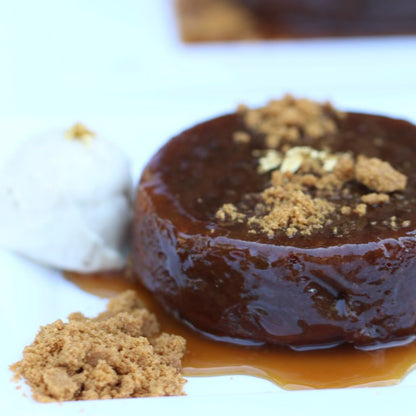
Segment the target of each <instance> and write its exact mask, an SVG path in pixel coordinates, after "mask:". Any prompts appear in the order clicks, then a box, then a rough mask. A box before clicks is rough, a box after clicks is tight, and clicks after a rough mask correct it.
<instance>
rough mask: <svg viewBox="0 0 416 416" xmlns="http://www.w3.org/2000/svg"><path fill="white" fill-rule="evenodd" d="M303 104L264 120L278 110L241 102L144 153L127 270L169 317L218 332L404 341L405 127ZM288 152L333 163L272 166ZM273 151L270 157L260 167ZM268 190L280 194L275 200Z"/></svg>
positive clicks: (407, 269) (248, 338)
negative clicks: (146, 159)
mask: <svg viewBox="0 0 416 416" xmlns="http://www.w3.org/2000/svg"><path fill="white" fill-rule="evenodd" d="M284 100H285V99H284ZM284 100H283V101H284ZM287 100H288V102H291V103H292V104H290V105H291V106H292V107H296V106H298V104H299V103H301V104H302V100H300V101H296V100H294V99H293V98H290V97H289V98H288V99H287ZM303 101H306V104H308V102H307V100H303ZM275 103H277V104H276V106H275V108H277V109H278V108H280V107H281V103H282V101H280V102H275ZM301 104H299V108H300V109H302V105H301ZM309 104H311V103H310V102H309ZM279 105H280V107H279ZM290 105H289V107H290ZM292 107H290V108H292ZM304 107H305V111H306V112H308V111H309V113H308V114H309V115H311V117H312V118H310V119H308V120H307V123H303V124H302V122H300V123H299V121H296V120H295V119H293V120H292V121H290V117H289V116H290V115H291V116H292V118H293V115H294V114H296V111H295V113H294V112H293V111H292V112H290V111H287V115H288V117H287V119H286V120H283V123H286V124H284V128H283V129H282V124H281V123H282V120H281V121H280V124H279V123H277V124H276V123H275V124H273V123H271V121H274V120H275V118H274V117H278V116H280V115H281V114H283V113H282V112H281V113H279V112H277V113H273V111H271V109H272V108H273V106H271V107H268V106H266V107H265V108H264V109H262V110H254V111H252V110H248V109H246V108H244V107H242V108H241V109H240V111H239V112H237V113H235V114H229V115H226V116H223V117H219V118H216V119H213V120H210V121H207V122H204V123H201V124H199V125H197V126H195V127H193V128H191V129H189V130H186V131H185V132H183V133H182V134H180V135H178V136H176V137H174V138H173V139H171V140H170V141H169V142H168V143H167V144H166V145H165V146H164V147H163V148H162V149H161V150H160V151H159V152H158V153H157V154H156V155H155V156H154V157H153V159H152V160H151V161H150V163H149V164H148V165H147V167H146V168H145V170H144V172H143V175H142V178H141V180H140V184H139V188H138V195H137V204H136V217H135V226H134V251H133V266H134V271H135V277H134V278H135V279H138V280H140V281H141V282H142V283H143V284H144V285H145V286H146V287H147V288H148V289H150V290H151V291H152V292H153V293H154V294H155V296H156V297H157V299H158V300H159V301H160V302H161V303H162V304H163V305H164V306H165V307H166V308H167V309H168V310H170V311H172V313H174V314H175V315H177V317H178V318H180V319H183V320H184V321H186V322H188V323H190V324H191V325H192V326H194V327H195V328H197V329H198V330H200V331H203V332H205V333H208V334H211V335H212V336H215V337H219V338H223V339H224V340H231V341H232V340H234V341H235V342H241V340H243V341H244V342H247V343H273V344H284V345H290V346H292V347H295V348H314V347H323V346H332V345H336V344H340V343H344V342H347V343H352V344H354V345H356V346H359V347H368V346H371V347H375V346H378V345H383V344H385V343H390V342H401V341H404V340H407V339H409V337H412V336H413V335H414V334H415V333H416V303H415V299H416V279H415V276H416V257H415V254H414V253H415V249H416V237H415V224H416V209H415V202H416V169H415V168H414V160H416V146H415V144H416V126H414V125H412V124H410V123H408V122H406V121H402V120H395V119H391V118H386V117H381V116H375V115H368V114H357V113H347V114H341V113H338V112H336V111H335V110H334V109H332V107H330V106H328V105H324V106H320V107H319V108H320V109H319V110H317V109H316V108H314V107H313V106H312V107H311V110H310V109H308V106H307V105H306V106H304ZM299 108H298V110H299ZM295 109H296V108H295ZM283 110H284V111H286V110H287V108H284V109H283ZM279 111H280V110H279ZM299 111H300V110H299ZM302 111H303V110H302ZM285 114H286V113H285ZM262 117H263V118H262ZM314 117H315V118H314ZM316 117H317V118H316ZM295 118H296V117H295ZM260 119H261V120H260ZM259 120H260V121H261V122H259ZM316 120H318V121H319V122H318V123H317V122H316ZM270 126H271V127H270ZM276 132H280V133H279V134H280V138H279V135H276ZM293 148H295V149H299V148H301V149H309V150H308V152H311V151H312V150H313V151H317V150H318V151H319V152H320V153H319V152H318V153H317V154H318V156H319V157H320V155H337V158H338V159H336V160H337V163H338V164H337V165H336V167H335V168H334V167H333V166H332V168H333V171H330V172H329V171H325V172H324V171H323V170H322V166H325V165H324V164H322V163H324V162H325V163H327V162H328V160H330V159H329V156H328V159H326V160H325V161H324V162H322V163H321V162H319V163H321V165H319V163H318V162H316V161H317V160H318V159H317V158H318V156H316V155H315V156H313V157H309V156H308V158H307V159H305V160H306V161H307V163H306V164H305V163H304V162H305V160H304V161H303V162H302V163H303V165H302V164H301V165H300V167H298V168H297V169H298V171H297V172H294V171H293V169H294V168H293V166H292V171H289V172H286V173H284V172H283V171H282V169H283V165H284V164H285V163H286V162H287V161H288V156H287V155H288V154H289V153H288V152H289V151H290V150H291V149H293ZM311 149H312V150H311ZM325 152H326V153H325ZM292 153H293V150H292ZM277 154H279V155H283V162H282V161H280V164H279V162H277V163H276V164H275V165H273V160H272V163H271V164H270V163H269V162H270V160H269V162H267V163H266V164H264V163H263V162H264V160H266V161H267V158H268V157H269V156H270V155H274V156H276V155H277ZM265 155H266V156H265ZM265 157H266V159H264V158H265ZM262 158H263V159H262ZM269 159H270V158H269ZM331 160H332V159H331ZM340 160H342V161H343V162H345V161H349V162H348V163H349V164H348V163H346V164H345V163H344V164H342V163H341V162H340ZM285 161H286V162H285ZM312 162H313V163H312ZM262 163H263V164H262ZM351 163H353V164H351ZM286 165H287V163H286ZM292 165H293V164H292ZM318 165H319V166H320V169H321V171H320V173H319V172H318V171H319V169H318V168H317V166H318ZM332 165H334V164H333V163H332ZM341 165H342V166H344V165H345V166H347V165H348V166H347V168H345V166H344V169H343V170H342V169H340V168H339V167H340V166H341ZM279 166H280V168H279ZM319 166H318V167H319ZM279 169H280V170H279ZM317 169H318V170H317ZM325 169H326V168H325ZM337 169H338V170H337ZM351 169H352V170H351ZM341 171H342V175H344V176H343V179H342V180H341V181H338V182H337V180H339V178H341V176H342V175H341V174H339V172H341ZM311 172H312V173H311ZM317 172H318V173H317ZM328 172H329V173H328ZM337 175H338V176H337ZM282 178H283V179H282ZM314 178H315V179H314ZM282 183H284V184H285V185H282ZM293 184H296V186H297V187H298V188H296V189H295V191H294V192H292V191H293V190H292V188H290V187H291V186H292V185H293ZM328 184H329V185H328ZM285 186H286V187H287V186H289V188H285ZM281 189H283V190H284V189H289V192H288V193H287V194H285V195H284V196H283V197H281V196H279V197H276V196H275V194H279V192H283V191H281ZM278 191H279V192H278ZM295 194H296V195H297V198H298V197H299V198H298V199H296V200H295V202H293V195H295ZM279 195H280V194H279ZM266 196H267V198H269V199H270V198H271V199H272V200H273V201H274V202H270V200H269V199H267V198H266ZM265 198H266V199H265ZM273 198H275V199H273ZM279 198H280V199H279ZM285 198H286V199H285ZM276 201H277V202H276ZM297 201H298V202H297ZM305 201H306V202H305ZM311 201H312V202H311ZM284 204H289V205H284ZM290 204H292V205H290ZM308 204H309V205H308ZM284 207H285V208H284ZM287 207H289V209H287ZM321 208H322V209H321ZM302 209H303V210H304V211H302ZM308 209H310V210H312V211H311V212H309V211H308ZM305 210H306V211H305ZM305 213H306V214H305ZM316 213H318V214H319V215H318V214H317V215H315V214H316ZM282 216H283V219H284V221H283V220H282ZM304 217H305V218H306V220H305V219H304ZM315 217H316V218H315ZM311 218H312V219H311ZM313 218H315V220H313ZM266 220H267V221H266ZM273 221H275V222H273ZM276 221H277V222H276ZM279 221H280V223H279ZM282 221H283V222H282ZM276 224H277V225H276Z"/></svg>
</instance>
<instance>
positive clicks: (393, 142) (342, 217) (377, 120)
mask: <svg viewBox="0 0 416 416" xmlns="http://www.w3.org/2000/svg"><path fill="white" fill-rule="evenodd" d="M415 140H416V126H413V125H411V124H410V123H407V122H405V121H401V120H394V119H389V118H386V117H380V116H372V115H366V114H354V113H342V112H339V111H337V110H335V109H334V108H333V107H332V106H331V105H330V104H328V103H326V104H318V103H315V102H313V101H310V100H306V99H300V100H296V99H295V98H293V97H292V96H289V95H288V96H285V97H284V98H283V99H281V100H275V101H271V102H270V103H268V104H267V105H266V106H265V107H262V108H260V109H255V110H250V109H248V108H247V107H245V106H240V107H239V109H238V111H237V112H236V113H235V114H230V115H227V116H223V117H219V118H217V119H213V120H210V121H208V122H205V123H202V124H199V125H197V126H195V127H193V128H191V129H189V130H187V131H185V132H184V133H182V134H180V135H179V136H177V137H176V138H174V139H172V140H171V141H170V142H169V143H168V144H167V145H166V146H165V147H164V148H163V149H162V150H161V151H160V152H159V153H158V154H157V155H156V157H155V158H154V159H153V160H152V162H151V163H150V165H149V168H150V170H152V171H153V172H154V173H156V172H157V175H156V176H157V177H158V179H159V180H160V181H161V182H160V183H162V184H163V186H162V187H159V190H158V192H159V193H162V194H165V196H168V197H169V198H170V200H173V198H177V200H176V202H175V206H176V208H177V209H178V213H180V216H182V219H183V220H184V221H183V222H182V223H181V224H179V225H178V224H177V225H178V226H179V227H182V228H183V231H185V232H186V231H190V232H191V229H194V227H193V226H191V228H189V227H188V225H186V220H190V221H191V223H193V224H194V225H195V223H198V224H199V225H200V226H203V229H204V231H203V233H205V232H206V234H207V235H211V236H213V237H214V236H217V235H222V236H227V237H231V238H236V239H241V240H249V241H258V242H262V243H272V244H277V245H286V246H296V247H328V246H331V245H341V244H346V243H367V242H371V241H377V240H380V239H386V238H398V237H400V236H406V235H408V234H409V233H412V232H413V224H415V221H416V212H415V210H414V208H413V207H414V203H415V202H416V201H415V200H416V188H415V179H416V172H415V169H414V168H412V163H411V161H412V159H413V158H414V157H415V156H416V150H415V147H414V143H415ZM162 188H163V189H162ZM160 210H161V211H163V207H160Z"/></svg>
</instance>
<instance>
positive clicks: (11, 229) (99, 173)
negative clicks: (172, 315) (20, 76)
mask: <svg viewBox="0 0 416 416" xmlns="http://www.w3.org/2000/svg"><path fill="white" fill-rule="evenodd" d="M132 218H133V213H132V184H131V176H130V165H129V161H128V159H127V157H126V156H125V154H124V153H123V152H122V151H121V150H120V149H119V148H117V147H116V146H115V145H114V144H112V143H111V142H109V141H107V140H105V139H103V138H101V137H97V136H96V135H95V134H94V133H93V132H91V131H90V130H88V129H87V128H86V127H85V126H83V125H82V124H76V125H74V126H73V127H72V128H71V129H70V130H68V131H67V132H64V131H61V132H59V131H58V132H54V133H51V134H47V135H44V136H41V137H39V138H33V139H31V140H29V141H27V142H26V143H25V144H24V145H23V146H22V147H21V148H20V149H19V150H18V151H17V152H16V153H15V154H14V156H13V157H12V158H11V159H10V160H9V161H8V162H7V163H6V164H5V165H4V166H3V168H2V169H1V171H0V244H1V245H2V246H3V247H6V248H9V249H12V250H14V251H16V252H18V253H20V254H22V255H25V256H27V257H29V258H31V259H33V260H35V261H38V262H40V263H43V264H45V265H48V266H52V267H56V268H59V269H63V270H73V271H79V272H93V271H99V270H112V269H120V268H122V267H123V266H124V265H125V258H124V255H123V249H124V248H125V246H126V239H127V236H128V232H129V226H130V224H131V220H132Z"/></svg>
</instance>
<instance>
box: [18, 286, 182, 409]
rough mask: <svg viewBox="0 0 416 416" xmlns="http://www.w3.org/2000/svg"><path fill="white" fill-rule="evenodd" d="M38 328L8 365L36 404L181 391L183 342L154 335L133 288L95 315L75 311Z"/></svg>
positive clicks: (148, 315)
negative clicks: (23, 381) (20, 355)
mask: <svg viewBox="0 0 416 416" xmlns="http://www.w3.org/2000/svg"><path fill="white" fill-rule="evenodd" d="M68 319H69V322H68V323H64V322H62V321H61V320H58V321H56V322H54V323H52V324H49V325H46V326H44V327H42V328H41V329H40V331H39V333H38V335H37V336H36V339H35V341H34V342H33V344H31V345H29V346H27V347H26V348H25V349H24V352H23V359H22V361H19V362H18V363H16V364H13V365H12V366H11V369H12V370H13V371H14V372H15V374H16V376H17V377H18V378H20V377H24V378H25V379H26V382H27V384H29V386H30V387H31V388H32V391H33V397H34V399H36V400H38V401H40V402H51V401H67V400H96V399H111V398H126V397H145V396H171V395H181V394H183V392H182V387H183V385H184V384H185V380H184V378H183V377H182V375H181V374H180V368H181V358H182V356H183V354H184V351H185V340H184V339H183V338H182V337H179V336H176V335H169V334H166V333H162V334H160V333H159V325H158V322H157V320H156V317H155V316H154V315H153V314H152V313H150V312H149V311H148V310H147V309H144V308H143V306H142V305H141V303H140V301H139V299H138V298H137V295H136V294H135V292H134V291H131V290H130V291H126V292H124V293H123V294H121V295H119V296H117V297H115V298H113V299H112V300H110V302H109V304H108V306H107V310H106V311H105V312H103V313H101V314H99V315H98V316H97V317H96V318H86V317H85V316H84V315H82V314H81V313H79V312H76V313H73V314H71V315H70V316H69V318H68Z"/></svg>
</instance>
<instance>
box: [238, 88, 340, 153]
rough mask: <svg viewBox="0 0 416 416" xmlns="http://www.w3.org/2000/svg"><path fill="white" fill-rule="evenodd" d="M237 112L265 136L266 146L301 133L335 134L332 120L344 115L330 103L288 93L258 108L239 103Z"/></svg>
mask: <svg viewBox="0 0 416 416" xmlns="http://www.w3.org/2000/svg"><path fill="white" fill-rule="evenodd" d="M237 111H238V112H239V113H241V114H242V115H243V117H244V122H245V124H246V125H247V127H248V128H249V129H251V130H252V131H254V132H256V133H262V134H264V135H265V144H266V147H268V148H270V149H275V148H277V147H278V146H280V145H281V144H282V143H292V142H294V141H296V140H300V139H301V138H302V137H303V136H306V137H308V138H310V139H319V138H321V137H323V136H326V135H329V134H335V133H336V132H337V131H338V127H337V124H336V120H337V119H341V118H343V117H344V113H342V112H340V111H337V110H335V109H334V108H333V107H332V105H331V104H330V103H325V104H320V103H317V102H315V101H312V100H308V99H305V98H301V99H296V98H294V97H293V96H292V95H290V94H287V95H285V96H284V97H283V98H282V99H281V100H272V101H270V102H269V103H268V104H267V105H266V106H264V107H261V108H258V109H249V108H248V107H247V106H245V105H241V104H240V105H239V107H238V109H237Z"/></svg>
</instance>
